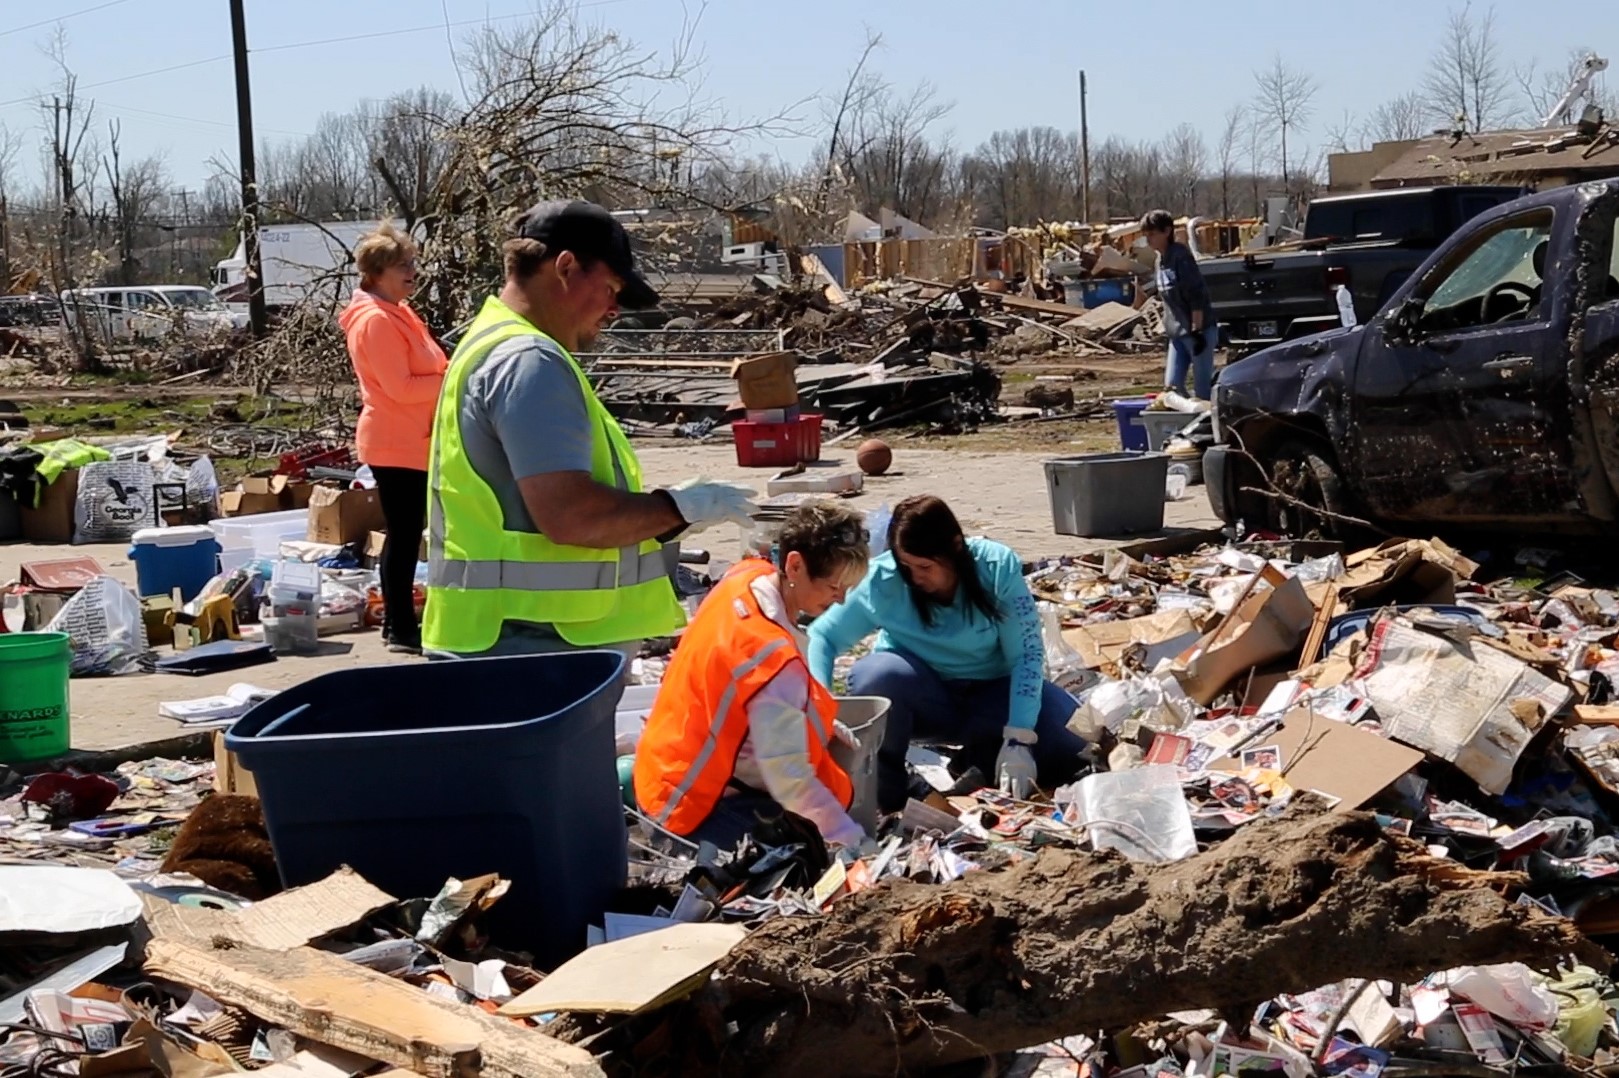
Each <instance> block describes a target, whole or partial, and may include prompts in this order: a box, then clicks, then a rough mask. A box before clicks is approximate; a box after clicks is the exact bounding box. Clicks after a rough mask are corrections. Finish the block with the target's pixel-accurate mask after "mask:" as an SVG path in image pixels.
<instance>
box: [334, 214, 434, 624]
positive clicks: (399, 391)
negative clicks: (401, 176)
mask: <svg viewBox="0 0 1619 1078" xmlns="http://www.w3.org/2000/svg"><path fill="white" fill-rule="evenodd" d="M354 261H355V264H356V265H357V266H358V267H359V270H360V287H359V288H358V289H357V290H355V293H354V298H353V299H351V300H350V301H349V305H348V307H346V308H345V309H344V310H343V313H342V315H340V316H339V318H338V322H339V324H340V325H342V327H343V333H344V336H345V337H346V338H347V339H348V349H349V359H350V360H351V361H352V362H353V363H354V373H355V376H356V377H357V378H358V379H359V382H360V401H361V409H360V422H359V424H358V427H357V429H356V431H355V443H356V446H355V448H356V451H357V454H358V456H359V458H360V460H361V461H363V462H364V463H366V464H368V465H370V466H371V472H372V474H373V475H375V476H376V479H377V497H378V499H379V500H380V501H381V502H382V515H383V517H384V518H385V519H386V520H387V523H388V540H387V542H386V543H385V544H383V548H382V573H381V576H382V606H383V622H382V635H383V639H384V641H386V643H387V645H388V650H389V651H396V652H410V653H417V652H420V651H421V649H422V636H421V627H420V626H419V625H418V624H417V622H416V607H415V603H414V601H413V596H414V592H415V584H416V551H417V549H418V548H419V547H420V545H421V535H422V526H423V524H424V522H425V518H426V516H427V454H428V446H429V444H430V442H431V439H432V432H433V409H434V406H435V405H436V404H437V402H438V392H439V387H440V386H441V385H443V383H444V370H445V368H446V367H447V366H448V365H449V364H448V361H447V360H446V359H445V358H444V350H443V349H441V348H440V347H439V346H438V342H437V341H435V340H434V339H433V335H432V333H430V332H428V329H427V326H426V324H425V323H423V322H422V320H421V318H420V317H419V316H418V315H417V314H416V312H415V311H413V310H411V309H410V306H409V305H408V304H407V303H406V302H405V301H406V300H407V299H409V298H410V295H411V293H412V292H414V291H415V290H416V244H415V242H414V241H412V240H411V238H410V237H409V236H407V235H405V234H404V233H402V232H400V231H399V230H398V229H396V228H394V227H393V225H391V224H387V223H384V224H383V225H382V227H381V228H379V229H377V230H376V231H375V232H373V233H371V234H370V235H369V236H366V237H365V238H363V239H361V240H360V242H359V244H358V245H357V246H356V247H355V248H354Z"/></svg>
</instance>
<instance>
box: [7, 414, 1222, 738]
mask: <svg viewBox="0 0 1619 1078" xmlns="http://www.w3.org/2000/svg"><path fill="white" fill-rule="evenodd" d="M639 453H640V457H641V461H642V465H643V467H644V470H645V472H646V479H647V483H648V485H660V484H670V483H675V482H678V481H680V480H682V479H690V478H693V477H696V476H705V477H707V478H710V479H726V480H733V481H738V482H746V483H750V484H753V485H755V486H757V487H758V488H759V491H760V493H761V495H762V494H763V493H764V488H765V481H766V480H767V479H768V477H769V475H770V474H771V473H770V472H769V471H766V470H764V469H747V468H739V467H737V465H736V461H735V455H734V451H733V449H732V448H731V446H730V445H728V444H705V445H691V446H670V445H667V444H664V445H648V446H645V447H642V448H640V450H639ZM825 456H826V462H825V463H824V464H823V465H822V466H823V467H830V468H832V469H834V470H841V469H844V468H852V467H853V465H854V451H853V446H852V445H844V446H836V447H832V448H830V449H828V450H827V452H826V454H825ZM1043 459H1044V457H1043V456H1041V455H1038V454H1033V453H985V452H972V451H966V450H948V451H945V450H908V449H906V448H905V446H904V443H903V442H901V443H899V447H898V449H897V451H896V454H895V459H894V466H893V469H892V471H891V474H889V475H886V476H880V477H877V478H873V479H868V480H867V481H866V489H865V491H864V493H862V494H861V495H859V496H858V497H857V498H855V499H854V501H853V504H855V505H858V506H860V507H862V508H873V509H874V508H876V507H878V506H880V505H882V504H884V503H887V504H889V505H893V504H894V503H895V502H898V501H899V500H900V499H902V498H905V497H908V496H910V495H913V494H922V493H932V494H938V495H940V496H941V497H944V498H945V499H947V500H948V501H949V502H950V504H951V505H952V507H953V508H954V509H955V510H956V513H957V515H958V516H959V517H960V518H961V522H962V526H963V528H965V529H966V530H967V532H968V533H969V534H981V535H987V536H989V537H991V538H993V539H997V540H999V541H1001V542H1004V543H1006V544H1008V545H1009V546H1012V547H1014V548H1016V549H1017V550H1018V551H1019V552H1020V553H1021V554H1022V555H1023V556H1024V557H1025V558H1035V557H1041V556H1046V555H1055V554H1078V553H1083V552H1085V551H1090V550H1097V549H1101V548H1105V547H1109V546H1118V545H1121V544H1122V543H1124V542H1128V541H1130V540H1117V541H1111V540H1095V539H1076V538H1071V537H1067V536H1060V535H1056V534H1054V533H1053V531H1052V523H1051V508H1050V502H1049V500H1048V498H1047V494H1046V480H1045V472H1044V469H1043V468H1042V467H1041V461H1042V460H1043ZM1217 524H1218V522H1217V521H1216V520H1215V519H1214V517H1213V515H1212V514H1211V513H1210V511H1209V507H1208V501H1207V499H1206V497H1205V496H1204V491H1203V488H1202V487H1194V488H1192V489H1191V490H1190V491H1189V492H1188V494H1187V496H1186V497H1185V498H1184V499H1182V500H1181V501H1179V502H1171V503H1169V504H1168V505H1167V506H1166V507H1165V525H1166V528H1167V529H1168V530H1169V531H1176V530H1180V529H1196V528H1210V527H1215V526H1217ZM685 545H686V547H687V548H688V549H691V548H693V547H700V548H703V549H706V550H709V551H710V552H711V553H713V554H714V556H715V557H716V558H718V559H721V560H725V561H730V560H733V559H735V558H736V557H737V556H738V555H739V552H740V548H741V535H740V533H739V531H738V529H737V528H736V527H735V526H733V525H726V526H724V527H721V528H717V529H714V530H713V531H709V532H703V533H700V534H698V535H696V536H693V537H691V538H689V539H687V540H686V543H685ZM127 551H128V547H127V545H126V544H116V545H86V546H79V547H66V546H38V545H33V544H27V543H14V544H0V581H4V580H10V579H14V578H15V577H16V575H17V568H18V566H19V565H20V564H21V563H23V562H26V561H34V560H40V559H48V558H53V557H64V556H68V555H76V554H89V555H91V556H93V557H95V558H96V559H97V560H98V561H99V562H100V563H101V565H102V567H103V568H104V569H106V570H107V572H108V573H110V574H111V575H112V576H114V577H117V578H118V579H120V580H123V581H125V582H127V583H130V584H133V583H134V581H135V567H134V566H133V565H132V564H131V563H130V562H129V559H128V558H127V557H126V554H127ZM415 661H420V660H417V659H413V658H409V657H405V656H399V655H391V654H389V653H388V652H387V651H385V650H384V649H383V647H382V640H381V637H380V635H379V634H378V633H376V632H374V631H366V632H357V633H348V634H343V635H339V636H332V637H326V638H324V640H323V646H322V654H319V655H313V656H308V657H302V656H288V657H286V658H282V659H278V660H277V661H276V662H274V663H269V664H266V665H263V666H255V667H249V668H247V669H245V670H241V671H236V672H233V673H227V674H216V675H210V676H208V677H177V676H174V675H169V674H130V675H124V676H122V677H116V678H81V679H75V680H74V681H73V682H72V685H71V710H72V715H73V744H74V748H76V749H83V750H115V749H121V748H124V747H127V746H130V745H135V744H141V743H146V742H155V741H162V740H165V739H169V738H173V737H175V736H176V735H178V734H182V733H185V732H186V731H185V730H184V728H182V727H181V725H180V724H179V723H177V722H174V721H173V720H170V719H165V718H162V717H160V716H159V715H158V713H157V707H158V704H159V703H160V702H162V701H164V700H176V699H182V700H183V699H190V698H193V697H199V696H209V695H213V694H217V693H221V692H223V691H224V690H225V689H226V688H228V687H229V686H230V685H231V684H232V683H233V682H237V681H246V682H250V683H252V684H255V685H261V686H264V687H265V688H286V687H288V686H291V685H296V684H298V683H300V682H302V681H303V680H305V679H307V678H311V677H314V676H316V675H318V674H323V673H326V672H328V671H331V670H338V669H342V668H345V667H351V666H363V665H374V664H379V663H393V662H415Z"/></svg>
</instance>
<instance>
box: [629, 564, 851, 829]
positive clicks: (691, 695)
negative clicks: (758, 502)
mask: <svg viewBox="0 0 1619 1078" xmlns="http://www.w3.org/2000/svg"><path fill="white" fill-rule="evenodd" d="M775 571H776V570H775V566H773V565H771V564H770V563H769V562H767V561H763V560H759V559H750V560H748V561H744V562H743V563H742V564H740V565H738V566H737V567H736V568H735V569H734V570H732V571H731V572H730V573H729V574H727V575H726V577H725V578H724V579H723V580H721V581H720V582H719V583H718V584H716V585H715V586H714V590H713V591H711V592H709V594H708V597H707V598H706V599H704V600H703V604H702V606H700V607H698V608H697V615H696V617H694V618H693V619H692V622H691V624H690V625H689V626H687V628H686V632H685V635H683V636H682V637H681V638H680V646H679V647H678V648H677V649H676V650H675V657H674V660H673V661H672V662H671V663H670V664H669V669H668V671H667V672H666V673H665V674H664V678H663V684H662V686H661V687H660V688H659V689H658V699H657V702H656V703H655V704H654V705H653V707H652V712H651V714H650V715H648V716H647V721H646V729H645V730H644V731H643V732H642V734H641V741H640V744H639V745H638V747H637V748H636V750H635V799H636V801H637V802H639V803H640V806H641V811H642V812H645V813H646V814H647V815H648V816H651V817H652V818H653V819H654V820H656V821H657V822H658V823H659V825H661V826H662V827H664V828H666V829H668V830H670V831H673V832H674V833H675V834H677V835H689V834H691V832H692V831H694V830H695V829H696V828H697V825H698V824H700V823H702V822H703V821H704V820H706V819H707V818H708V814H709V813H710V812H712V811H713V810H714V806H715V804H716V803H717V802H718V801H719V799H720V797H721V796H722V795H723V794H724V793H725V787H726V785H727V784H728V783H729V782H730V781H731V777H732V775H733V774H734V773H735V771H736V757H737V753H739V752H740V751H741V750H742V742H743V741H744V740H745V739H746V738H747V736H748V711H747V708H748V701H750V700H752V699H753V697H754V694H755V693H757V692H758V691H759V690H760V689H762V688H764V687H765V686H766V685H767V684H769V682H770V680H771V679H772V678H774V677H775V676H776V675H777V674H778V673H780V672H781V671H782V670H783V669H784V668H785V667H786V666H787V665H788V664H789V663H792V662H802V661H803V657H802V656H801V655H800V654H799V652H798V648H797V646H796V645H795V644H794V642H793V638H792V635H791V634H790V633H789V632H788V631H787V630H786V629H784V628H782V627H781V626H780V625H777V624H776V623H775V622H774V621H772V620H771V619H770V618H769V617H768V616H767V615H766V614H765V613H764V611H763V610H761V609H760V608H759V601H758V600H757V599H756V598H754V595H753V590H752V584H753V582H754V581H755V580H757V579H759V578H760V577H762V576H767V575H769V574H771V573H774V572H775ZM837 711H838V705H837V701H836V700H835V699H833V697H832V694H831V693H830V692H828V691H827V689H826V688H825V687H824V686H823V685H821V684H820V683H819V682H817V681H816V680H815V679H814V678H813V677H811V678H810V700H809V711H808V714H807V715H806V719H807V721H808V723H809V728H810V729H809V733H810V735H811V736H810V737H809V738H808V739H807V740H808V743H809V758H810V763H811V765H812V766H813V767H814V768H815V775H816V777H817V778H819V779H820V780H821V782H822V783H823V784H825V786H826V788H827V789H829V790H831V791H832V794H833V796H835V797H836V798H837V799H838V802H839V803H840V804H841V805H843V807H844V808H848V807H849V803H850V801H852V800H853V798H854V787H853V786H852V785H851V784H850V782H849V776H848V775H847V774H845V773H844V771H843V769H842V768H841V767H839V766H838V765H837V764H836V763H835V762H834V761H833V759H832V754H831V753H830V752H829V751H828V750H827V746H828V745H829V743H830V742H831V740H832V723H833V721H834V719H835V718H836V717H837Z"/></svg>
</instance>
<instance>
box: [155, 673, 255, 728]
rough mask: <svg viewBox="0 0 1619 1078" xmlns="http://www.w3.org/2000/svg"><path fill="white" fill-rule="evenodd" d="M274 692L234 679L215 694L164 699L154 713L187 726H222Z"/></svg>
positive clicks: (244, 713)
mask: <svg viewBox="0 0 1619 1078" xmlns="http://www.w3.org/2000/svg"><path fill="white" fill-rule="evenodd" d="M276 692H277V690H275V689H261V688H259V687H258V686H257V685H249V684H247V683H246V682H237V683H236V684H234V685H232V686H231V687H230V688H228V689H226V690H225V691H224V692H223V693H222V694H220V695H218V696H199V697H197V698H196V699H194V700H166V701H164V702H163V703H160V704H158V705H157V713H158V714H159V715H161V716H163V717H164V718H165V719H175V720H178V721H179V722H183V723H185V724H186V725H187V726H193V727H198V728H203V727H208V726H226V725H229V724H230V723H231V722H232V721H234V720H236V719H239V718H241V717H242V716H243V715H246V714H247V713H248V712H249V711H250V710H252V709H253V707H254V706H255V705H256V704H259V703H262V702H263V701H265V700H268V699H270V697H272V696H274V695H275V694H276Z"/></svg>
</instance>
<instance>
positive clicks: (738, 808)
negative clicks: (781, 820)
mask: <svg viewBox="0 0 1619 1078" xmlns="http://www.w3.org/2000/svg"><path fill="white" fill-rule="evenodd" d="M781 811H782V809H781V806H780V805H778V804H777V803H776V801H775V799H774V798H772V797H771V796H770V795H769V794H765V793H761V792H758V791H753V792H750V793H740V792H739V793H734V794H731V795H730V796H728V797H721V798H720V799H719V801H717V802H716V803H715V805H714V809H713V811H712V812H710V813H709V814H708V816H707V818H706V819H704V820H703V822H702V823H700V824H698V825H697V826H696V827H694V828H693V829H692V832H691V834H689V835H685V836H683V837H684V838H685V839H686V841H687V842H691V843H702V842H712V843H713V844H714V845H715V846H717V847H719V848H720V849H722V850H729V849H733V848H735V846H736V844H737V843H739V842H741V841H742V836H744V835H751V834H753V831H754V829H755V828H756V827H758V826H759V814H760V813H763V814H764V815H766V816H779V815H781Z"/></svg>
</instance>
